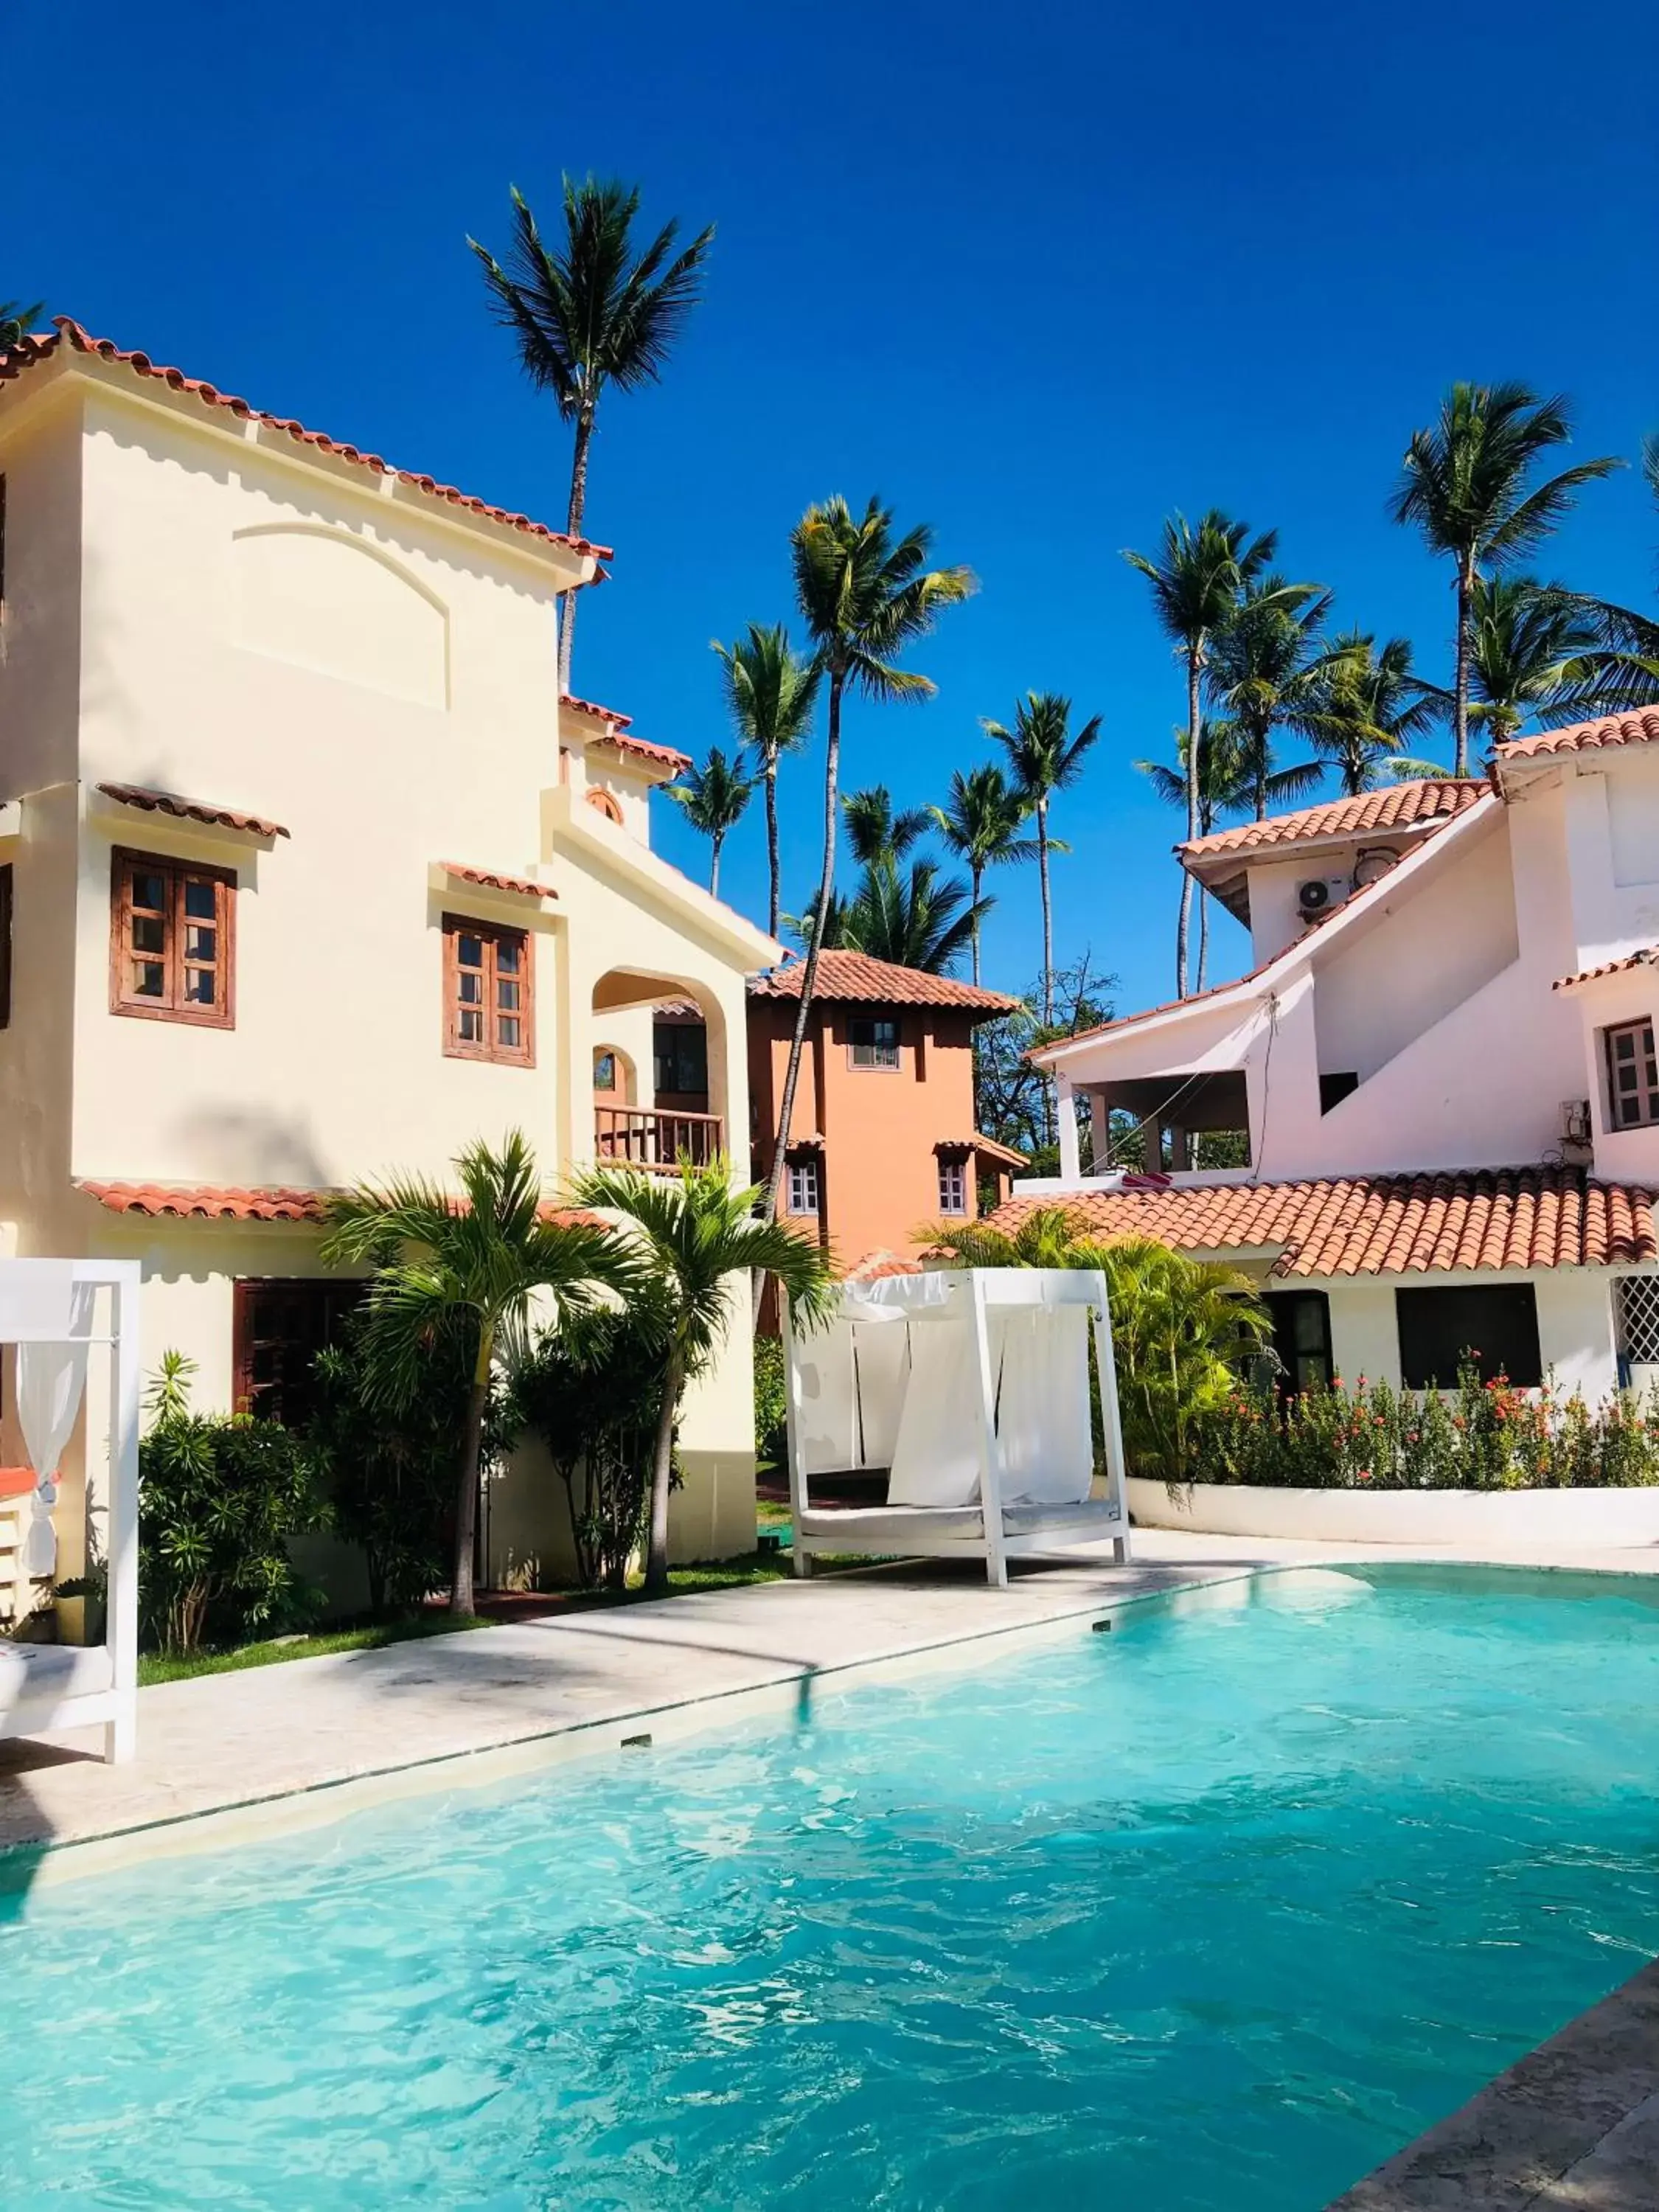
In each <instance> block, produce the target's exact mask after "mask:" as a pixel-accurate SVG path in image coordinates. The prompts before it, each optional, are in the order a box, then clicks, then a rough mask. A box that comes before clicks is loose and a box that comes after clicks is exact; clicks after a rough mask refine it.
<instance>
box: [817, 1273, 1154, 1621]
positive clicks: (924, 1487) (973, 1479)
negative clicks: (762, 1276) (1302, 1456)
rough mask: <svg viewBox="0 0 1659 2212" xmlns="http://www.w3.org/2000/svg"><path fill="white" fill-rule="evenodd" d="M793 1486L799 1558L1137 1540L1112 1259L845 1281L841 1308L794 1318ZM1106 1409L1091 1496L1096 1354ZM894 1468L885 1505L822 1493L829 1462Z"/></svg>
mask: <svg viewBox="0 0 1659 2212" xmlns="http://www.w3.org/2000/svg"><path fill="white" fill-rule="evenodd" d="M784 1347H785V1361H786V1367H787V1408H788V1426H789V1497H790V1504H791V1506H792V1508H793V1520H794V1560H795V1571H796V1573H797V1574H798V1575H804V1574H807V1573H809V1572H810V1571H811V1560H812V1556H813V1554H814V1553H822V1552H833V1553H860V1554H863V1555H865V1556H867V1557H889V1558H892V1557H900V1558H927V1559H983V1560H984V1561H985V1571H986V1577H987V1580H988V1581H990V1582H991V1583H995V1584H997V1585H999V1586H1006V1583H1007V1580H1008V1561H1009V1560H1010V1559H1055V1558H1062V1557H1065V1556H1066V1555H1067V1554H1069V1553H1074V1552H1076V1551H1077V1550H1078V1549H1079V1547H1084V1546H1093V1545H1097V1544H1099V1543H1100V1542H1102V1541H1110V1542H1111V1544H1112V1546H1113V1548H1114V1556H1115V1558H1116V1559H1120V1560H1122V1559H1127V1558H1128V1556H1129V1514H1128V1506H1127V1493H1126V1491H1125V1487H1124V1468H1123V1437H1122V1431H1121V1424H1120V1421H1119V1418H1118V1403H1117V1378H1116V1373H1115V1368H1114V1365H1113V1361H1112V1330H1111V1320H1110V1316H1109V1312H1108V1310H1107V1304H1106V1285H1105V1279H1104V1278H1103V1276H1101V1275H1100V1274H1098V1273H1091V1272H1086V1271H1084V1270H1080V1269H1067V1268H1045V1267H1031V1268H1016V1267H992V1268H941V1269H939V1270H937V1271H933V1272H930V1273H925V1274H920V1275H896V1276H890V1277H887V1278H884V1279H880V1280H878V1281H874V1282H863V1283H843V1284H842V1285H841V1288H840V1292H839V1299H838V1304H837V1308H836V1312H835V1314H834V1316H833V1317H832V1318H831V1320H830V1321H829V1324H828V1325H827V1326H826V1327H825V1328H821V1329H817V1330H814V1331H813V1332H812V1333H811V1334H795V1333H794V1332H793V1331H792V1330H791V1328H790V1327H789V1325H788V1322H787V1320H786V1322H785V1323H784ZM1091 1353H1092V1358H1093V1362H1094V1368H1095V1372H1096V1374H1097V1376H1098V1380H1099V1388H1100V1404H1101V1409H1102V1413H1103V1428H1104V1444H1105V1462H1106V1479H1105V1494H1104V1496H1103V1497H1099V1498H1097V1497H1095V1496H1093V1495H1092V1494H1091V1493H1092V1491H1093V1487H1094V1475H1095V1459H1094V1445H1093V1439H1092V1436H1091V1420H1090V1406H1091V1383H1090V1360H1091ZM878 1472H880V1473H884V1474H885V1476H886V1489H885V1498H884V1503H883V1504H879V1505H874V1504H872V1505H847V1504H841V1505H827V1504H819V1505H815V1504H813V1503H812V1501H811V1485H812V1482H813V1480H814V1479H815V1478H818V1479H823V1478H833V1477H835V1476H837V1475H848V1474H875V1473H878Z"/></svg>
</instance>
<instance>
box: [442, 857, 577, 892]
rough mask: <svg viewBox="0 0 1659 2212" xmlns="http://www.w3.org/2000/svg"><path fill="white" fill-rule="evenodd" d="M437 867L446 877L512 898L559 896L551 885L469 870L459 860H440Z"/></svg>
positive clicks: (478, 870)
mask: <svg viewBox="0 0 1659 2212" xmlns="http://www.w3.org/2000/svg"><path fill="white" fill-rule="evenodd" d="M438 866H440V867H441V869H442V870H443V872H444V873H445V874H446V875H447V876H453V877H454V878H456V879H457V880H458V881H459V882H460V883H464V884H477V885H478V886H479V888H480V889H481V890H487V891H508V892H510V893H511V894H512V896H513V897H514V898H532V899H544V898H550V899H556V898H557V896H559V895H558V893H557V891H556V890H554V888H553V886H552V884H538V882H537V881H536V879H535V878H534V877H533V876H503V875H498V874H497V873H496V872H495V871H494V870H493V869H490V868H469V867H467V866H465V863H464V862H462V861H460V860H440V861H439V863H438Z"/></svg>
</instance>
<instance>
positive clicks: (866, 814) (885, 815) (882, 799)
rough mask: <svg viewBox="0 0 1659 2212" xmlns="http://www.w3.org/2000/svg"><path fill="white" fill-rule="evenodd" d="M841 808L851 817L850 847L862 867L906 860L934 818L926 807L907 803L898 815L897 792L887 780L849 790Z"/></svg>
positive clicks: (849, 827)
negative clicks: (896, 810)
mask: <svg viewBox="0 0 1659 2212" xmlns="http://www.w3.org/2000/svg"><path fill="white" fill-rule="evenodd" d="M841 811H842V814H843V815H845V817H847V844H848V850H849V851H850V852H851V854H852V855H853V858H854V860H856V861H857V863H858V865H859V866H860V867H861V868H869V867H873V866H875V865H876V863H877V862H878V861H879V860H894V861H897V860H902V859H903V858H904V856H905V854H907V853H908V851H909V850H910V848H911V847H912V846H913V845H914V844H915V842H916V840H917V838H918V837H920V836H922V835H923V834H924V833H925V832H926V831H927V829H929V828H931V827H932V824H933V816H932V815H931V814H930V813H929V812H928V811H927V808H926V807H925V806H907V807H904V808H902V809H901V811H899V812H898V813H897V814H895V813H894V811H893V794H892V793H891V792H890V791H889V790H888V788H887V786H886V785H885V784H884V783H877V784H872V785H871V787H869V789H868V790H867V791H849V792H848V793H847V795H846V797H845V798H844V799H842V802H841Z"/></svg>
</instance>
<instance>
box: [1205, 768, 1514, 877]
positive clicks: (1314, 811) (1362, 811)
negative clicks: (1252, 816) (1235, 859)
mask: <svg viewBox="0 0 1659 2212" xmlns="http://www.w3.org/2000/svg"><path fill="white" fill-rule="evenodd" d="M1490 788H1491V787H1490V785H1489V784H1488V783H1487V782H1486V779H1485V778H1484V777H1476V776H1450V775H1448V776H1419V777H1417V778H1415V779H1413V781H1409V782H1402V783H1390V784H1384V785H1383V786H1382V787H1381V788H1380V789H1378V790H1376V791H1364V792H1361V793H1359V794H1358V796H1357V797H1356V798H1352V799H1327V800H1325V801H1323V802H1322V804H1321V805H1317V806H1302V807H1298V808H1297V809H1296V810H1295V811H1294V812H1292V813H1289V814H1270V815H1268V816H1267V818H1266V819H1265V820H1264V821H1261V822H1242V823H1238V824H1237V826H1236V827H1235V828H1233V829H1216V830H1212V832H1211V834H1210V835H1209V836H1206V837H1194V838H1190V839H1188V841H1187V842H1185V843H1182V844H1180V845H1177V846H1176V848H1175V849H1176V853H1177V854H1179V855H1180V857H1181V859H1182V860H1183V861H1191V860H1207V859H1209V858H1210V857H1211V856H1212V854H1216V855H1218V854H1225V853H1248V852H1255V851H1260V850H1262V849H1264V848H1268V847H1271V846H1275V845H1295V844H1300V843H1303V842H1305V841H1306V840H1308V839H1310V838H1315V837H1354V836H1367V835H1369V834H1371V833H1376V834H1378V835H1381V834H1383V833H1384V832H1386V831H1389V830H1400V829H1425V830H1426V829H1429V828H1430V826H1431V825H1433V824H1438V823H1442V822H1444V821H1447V820H1449V819H1450V817H1452V816H1453V815H1455V814H1461V813H1462V811H1463V810H1464V808H1465V807H1468V806H1473V805H1474V803H1475V801H1476V800H1477V799H1481V798H1484V797H1485V796H1486V793H1487V792H1488V791H1489V790H1490Z"/></svg>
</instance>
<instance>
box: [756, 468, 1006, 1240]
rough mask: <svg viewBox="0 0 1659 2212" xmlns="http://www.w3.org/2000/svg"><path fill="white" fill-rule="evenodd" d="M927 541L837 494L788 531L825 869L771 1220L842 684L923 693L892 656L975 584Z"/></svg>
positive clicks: (829, 833)
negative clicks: (814, 693) (808, 677)
mask: <svg viewBox="0 0 1659 2212" xmlns="http://www.w3.org/2000/svg"><path fill="white" fill-rule="evenodd" d="M932 546H933V532H932V531H930V530H928V529H927V528H926V527H925V526H923V527H921V528H918V529H915V530H909V531H907V532H905V533H904V535H903V536H902V538H896V537H895V536H894V534H893V517H892V512H891V510H890V508H888V507H883V505H882V504H881V502H880V501H879V500H876V499H872V500H871V501H870V502H869V504H868V506H867V507H866V508H865V511H864V513H863V514H862V515H861V516H855V515H854V513H853V512H852V510H851V509H850V508H849V507H848V504H847V501H845V500H844V499H842V498H841V497H840V496H839V495H837V496H836V498H834V499H830V500H826V501H824V503H823V506H822V507H808V509H807V510H806V513H805V514H804V515H803V516H802V517H801V519H800V520H799V522H798V523H797V524H796V525H795V527H794V530H793V532H792V533H791V535H790V541H789V551H790V559H791V563H792V565H793V569H794V575H795V598H796V601H797V603H798V605H799V608H800V611H801V617H802V619H803V621H804V622H805V625H806V634H807V635H808V637H809V638H811V641H812V644H813V647H814V650H815V653H816V657H817V663H818V665H819V666H820V667H821V668H822V670H823V678H824V683H825V686H826V689H827V693H828V698H829V709H828V714H827V717H826V720H827V724H828V742H827V744H826V745H825V748H824V763H823V872H822V873H821V874H820V876H819V878H818V893H817V900H816V901H815V902H814V905H813V909H812V918H813V927H812V934H811V938H810V939H809V940H808V943H807V948H806V972H805V975H803V976H802V978H801V994H800V1004H799V1008H798V1009H797V1011H796V1014H795V1028H794V1034H793V1036H792V1037H791V1039H790V1042H789V1060H788V1065H787V1068H786V1070H785V1073H784V1079H783V1097H782V1100H781V1103H780V1105H779V1109H778V1127H777V1132H776V1136H777V1142H776V1144H775V1146H774V1147H773V1152H772V1170H771V1174H770V1176H769V1178H768V1181H767V1186H766V1200H765V1206H766V1215H767V1218H768V1219H770V1218H772V1217H773V1215H775V1213H776V1212H777V1209H778V1191H779V1188H780V1187H781V1183H782V1180H783V1165H784V1155H785V1152H786V1149H787V1146H788V1142H789V1122H790V1117H791V1115H793V1112H794V1110H795V1091H796V1089H797V1087H798V1085H799V1081H800V1060H801V1051H802V1048H803V1047H804V1045H805V1039H806V1024H807V1020H808V1018H809V1016H810V1014H811V1006H812V987H813V985H814V983H815V982H816V981H817V972H818V953H819V951H821V950H822V947H823V927H824V921H825V918H826V916H827V915H828V913H829V901H830V896H831V894H832V893H833V891H834V890H835V885H836V827H837V817H838V815H839V811H840V810H839V807H838V805H837V804H836V799H837V780H838V777H839V774H840V769H841V712H842V701H843V700H844V698H845V697H846V695H847V691H848V686H849V685H850V686H851V688H852V689H853V690H854V691H861V692H862V693H863V694H864V695H865V696H866V698H870V699H925V698H930V697H931V696H933V689H934V686H933V684H932V683H931V682H930V681H929V679H928V678H927V677H925V676H918V675H916V674H915V671H913V670H910V669H904V668H901V667H899V666H898V665H897V656H898V654H899V653H902V651H903V650H904V648H905V647H906V646H907V645H911V644H914V643H915V641H916V640H917V639H918V638H921V637H925V636H926V635H927V633H928V632H929V631H930V630H931V629H933V624H934V623H936V622H937V621H938V619H939V615H940V613H941V611H943V610H944V609H945V608H946V607H951V606H957V605H960V604H961V602H962V601H963V599H966V598H967V597H968V596H969V592H972V590H973V589H974V576H973V572H972V570H971V569H969V568H928V567H927V556H928V553H929V551H930V550H932Z"/></svg>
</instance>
